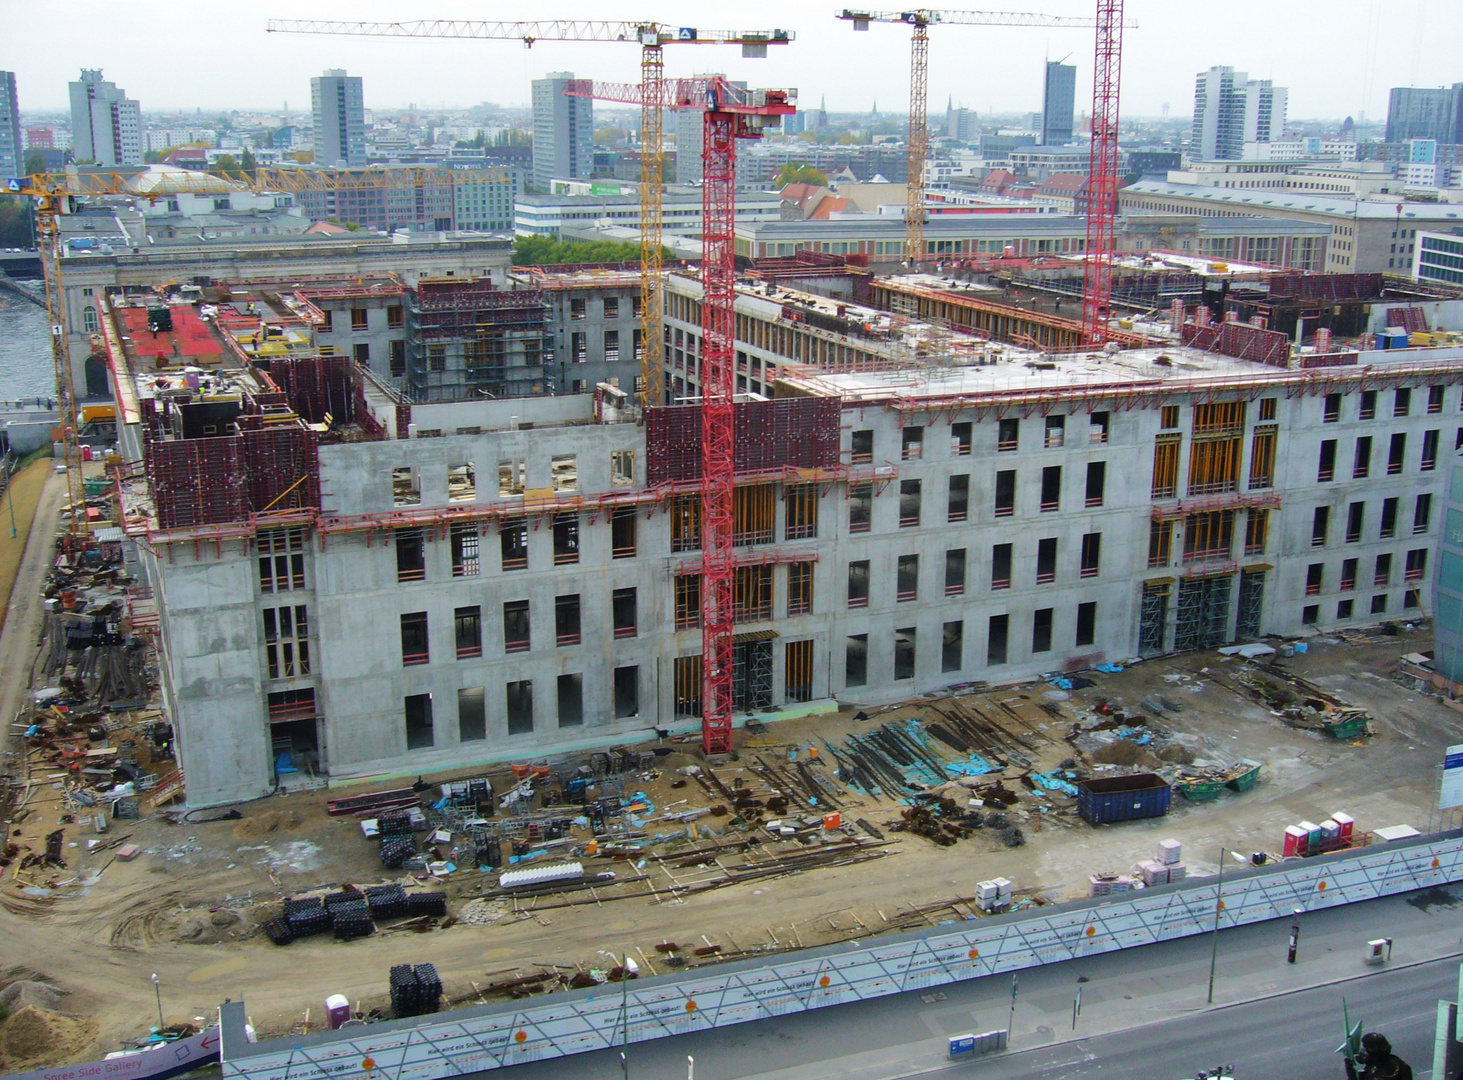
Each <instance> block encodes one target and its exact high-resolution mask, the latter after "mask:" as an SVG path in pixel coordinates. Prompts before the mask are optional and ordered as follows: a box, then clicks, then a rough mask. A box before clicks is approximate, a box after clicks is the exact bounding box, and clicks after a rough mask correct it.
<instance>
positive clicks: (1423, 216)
mask: <svg viewBox="0 0 1463 1080" xmlns="http://www.w3.org/2000/svg"><path fill="white" fill-rule="evenodd" d="M1122 193H1129V194H1134V195H1161V196H1164V197H1167V198H1180V199H1195V200H1197V201H1200V202H1206V203H1223V204H1225V205H1226V206H1233V207H1236V208H1241V209H1249V210H1254V211H1257V212H1260V213H1261V215H1262V216H1263V211H1264V210H1266V209H1270V210H1288V211H1291V212H1292V213H1303V214H1325V215H1327V216H1330V217H1338V218H1348V219H1349V218H1357V217H1360V218H1365V219H1369V220H1379V219H1380V220H1391V219H1393V218H1396V217H1397V200H1395V199H1390V198H1389V199H1386V200H1383V201H1375V200H1372V201H1368V200H1366V199H1345V198H1340V197H1338V196H1334V195H1313V194H1311V193H1310V192H1290V191H1271V190H1268V189H1265V188H1219V187H1208V186H1205V185H1202V184H1169V183H1161V182H1159V181H1156V180H1140V181H1138V183H1136V184H1132V185H1130V186H1128V187H1125V188H1123V189H1122V191H1121V192H1119V194H1122ZM1402 217H1403V218H1406V219H1408V220H1424V221H1463V203H1421V202H1403V203H1402Z"/></svg>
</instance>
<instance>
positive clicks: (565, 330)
mask: <svg viewBox="0 0 1463 1080" xmlns="http://www.w3.org/2000/svg"><path fill="white" fill-rule="evenodd" d="M639 294H640V288H639V286H638V285H628V286H619V287H613V288H588V287H586V288H583V289H550V290H547V291H546V292H545V293H544V296H545V297H546V298H547V299H548V301H549V310H550V316H549V326H550V329H551V332H552V334H553V343H554V344H553V349H554V363H553V369H554V371H555V372H556V373H557V378H558V384H559V387H560V389H561V392H564V393H572V392H576V391H583V390H592V389H593V388H594V386H595V384H596V383H602V382H607V381H608V380H610V379H617V380H618V381H619V385H620V386H621V387H622V388H623V389H624V390H625V391H626V392H627V393H633V392H634V390H635V385H636V380H637V379H638V378H639V376H640V361H639V359H638V358H637V357H636V355H635V334H636V332H637V331H638V330H639V329H640V319H639V318H638V317H637V316H636V314H635V311H636V299H637V297H638V296H639ZM607 299H608V300H610V301H611V307H613V308H614V309H615V310H616V314H615V315H613V316H610V315H606V314H605V301H606V300H607ZM576 311H577V313H576ZM607 331H609V332H612V333H615V334H617V335H619V345H618V349H619V352H618V359H615V360H610V359H608V358H607V357H606V356H605V333H606V332H607ZM578 334H582V335H584V336H583V338H582V339H579V340H581V341H582V343H583V350H582V353H579V352H576V351H575V348H574V345H575V335H578ZM579 355H583V357H584V359H583V360H579V359H577V357H578V356H579Z"/></svg>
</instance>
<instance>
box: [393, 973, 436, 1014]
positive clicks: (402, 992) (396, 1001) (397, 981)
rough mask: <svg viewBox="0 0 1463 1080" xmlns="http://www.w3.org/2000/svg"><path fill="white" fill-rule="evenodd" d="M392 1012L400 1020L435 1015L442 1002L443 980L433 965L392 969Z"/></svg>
mask: <svg viewBox="0 0 1463 1080" xmlns="http://www.w3.org/2000/svg"><path fill="white" fill-rule="evenodd" d="M390 983H391V1011H392V1013H393V1014H395V1016H396V1017H397V1018H398V1019H401V1018H404V1017H408V1016H421V1015H423V1014H425V1013H434V1012H436V1011H437V1007H438V1006H439V1005H440V1004H441V1001H442V980H441V978H440V977H439V976H438V975H437V968H436V966H435V965H433V964H418V965H417V966H416V967H415V968H413V967H412V966H411V965H410V964H395V965H393V966H392V968H391V979H390Z"/></svg>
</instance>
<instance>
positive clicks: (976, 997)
mask: <svg viewBox="0 0 1463 1080" xmlns="http://www.w3.org/2000/svg"><path fill="white" fill-rule="evenodd" d="M1460 916H1463V908H1460V906H1459V904H1458V901H1457V898H1456V897H1455V896H1454V895H1451V894H1449V893H1444V892H1443V891H1441V890H1431V891H1429V892H1427V893H1423V894H1413V895H1411V896H1408V897H1393V898H1390V899H1387V900H1378V901H1373V902H1371V903H1368V904H1360V905H1353V906H1352V907H1350V908H1346V909H1339V910H1333V911H1327V912H1317V913H1313V914H1310V915H1307V916H1305V917H1304V921H1303V929H1302V935H1301V947H1300V956H1301V960H1302V963H1300V964H1298V965H1295V966H1291V965H1288V964H1287V963H1286V962H1285V952H1286V945H1287V939H1288V936H1289V925H1288V921H1286V920H1281V921H1277V922H1271V923H1265V924H1261V925H1258V926H1250V927H1243V928H1240V929H1237V930H1231V931H1226V932H1224V933H1223V934H1221V935H1220V950H1219V965H1218V980H1217V982H1216V989H1215V1002H1216V1005H1215V1006H1212V1007H1211V1006H1209V1005H1208V1004H1207V1002H1206V995H1207V986H1208V975H1209V955H1210V941H1209V939H1208V938H1191V939H1184V940H1180V941H1175V942H1168V943H1165V944H1161V945H1153V946H1147V947H1145V948H1142V949H1131V950H1127V951H1125V952H1122V953H1116V954H1110V955H1107V956H1102V957H1096V958H1091V959H1088V960H1084V961H1081V962H1080V963H1078V962H1068V963H1062V964H1053V965H1049V966H1047V967H1044V968H1040V969H1034V970H1031V971H1027V972H1022V973H1021V975H1020V993H1019V996H1018V1000H1017V1009H1016V1018H1015V1025H1014V1029H1013V1030H1014V1036H1013V1039H1012V1047H1011V1049H1010V1050H1009V1051H1007V1052H1005V1053H1002V1054H997V1055H992V1056H990V1057H986V1058H982V1059H977V1060H975V1061H969V1062H962V1063H959V1064H952V1063H950V1062H949V1060H948V1058H947V1057H946V1053H945V1049H946V1039H947V1037H948V1036H951V1035H957V1034H961V1033H965V1032H979V1031H988V1030H992V1029H996V1028H1004V1027H1006V1026H1007V1023H1008V1020H1009V1017H1010V1000H1011V999H1010V979H1009V978H1008V977H1004V976H991V977H987V978H984V979H978V980H973V981H970V982H963V983H956V984H953V985H950V986H947V987H945V988H943V990H941V991H938V992H936V991H930V990H925V991H921V992H911V993H908V994H900V995H895V996H891V997H887V998H880V999H877V1000H874V1001H868V1002H859V1003H855V1004H850V1005H843V1006H839V1007H836V1008H830V1009H823V1010H818V1011H815V1012H811V1013H803V1014H798V1015H794V1016H785V1017H778V1018H776V1019H774V1020H767V1021H761V1022H758V1023H751V1024H741V1025H737V1026H735V1027H730V1028H724V1029H721V1030H716V1031H707V1032H702V1033H698V1034H694V1035H686V1036H679V1037H676V1038H671V1039H660V1040H656V1041H654V1042H646V1043H635V1044H631V1046H630V1047H629V1049H628V1064H629V1069H628V1076H629V1077H630V1078H631V1080H679V1078H680V1077H683V1076H686V1074H687V1061H686V1059H687V1056H688V1055H692V1056H694V1057H695V1059H696V1066H695V1076H696V1080H825V1078H826V1080H835V1078H836V1080H897V1078H900V1077H913V1076H936V1077H956V1076H959V1077H970V1078H972V1080H987V1078H989V1080H1016V1078H1033V1080H1038V1078H1039V1080H1075V1078H1078V1077H1083V1078H1087V1077H1101V1076H1111V1077H1114V1078H1122V1080H1180V1078H1186V1077H1192V1076H1194V1075H1195V1074H1196V1073H1197V1072H1198V1071H1199V1070H1201V1069H1212V1068H1214V1067H1215V1066H1216V1065H1221V1064H1233V1065H1234V1067H1235V1073H1234V1075H1235V1077H1236V1080H1310V1078H1312V1077H1315V1078H1317V1080H1320V1078H1327V1080H1344V1075H1345V1074H1344V1071H1343V1069H1342V1066H1341V1062H1340V1059H1339V1057H1337V1055H1336V1054H1335V1053H1334V1052H1333V1051H1334V1050H1335V1048H1336V1047H1337V1045H1339V1044H1340V1042H1341V1038H1342V999H1343V998H1344V999H1345V1001H1346V1003H1347V1006H1348V1008H1349V1009H1350V1015H1351V1017H1352V1019H1353V1020H1358V1019H1359V1020H1361V1021H1362V1023H1363V1024H1364V1025H1365V1028H1366V1030H1380V1031H1382V1032H1384V1033H1385V1034H1386V1035H1387V1036H1388V1037H1389V1038H1390V1039H1391V1040H1392V1043H1393V1045H1394V1047H1395V1048H1396V1049H1397V1052H1398V1053H1399V1054H1401V1055H1402V1057H1403V1058H1404V1059H1406V1060H1407V1061H1409V1062H1410V1063H1411V1064H1412V1066H1413V1069H1414V1072H1415V1075H1416V1076H1417V1078H1418V1080H1424V1077H1426V1076H1427V1074H1428V1072H1429V1070H1430V1069H1431V1065H1432V1041H1433V1028H1434V1024H1435V1020H1436V1016H1437V1002H1438V1000H1439V999H1440V998H1449V999H1452V998H1455V997H1456V996H1457V992H1458V985H1459V961H1460V959H1463V956H1460V947H1463V926H1460ZM1382 936H1387V937H1393V938H1394V939H1395V940H1396V943H1397V944H1396V948H1395V950H1394V955H1393V961H1392V964H1393V966H1392V967H1390V968H1384V969H1372V968H1367V967H1364V966H1363V965H1362V963H1361V959H1360V958H1361V951H1362V948H1361V946H1362V943H1363V942H1365V941H1367V940H1368V939H1370V938H1375V937H1382ZM1079 975H1080V976H1082V977H1084V978H1085V979H1087V980H1088V981H1087V982H1085V983H1084V984H1083V986H1082V993H1083V1007H1082V1015H1081V1017H1080V1019H1078V1021H1077V1024H1076V1030H1075V1031H1073V1029H1072V1015H1071V1014H1072V1005H1073V998H1074V993H1075V990H1076V986H1077V979H1078V976H1079ZM621 1068H622V1067H621V1062H620V1055H619V1053H618V1052H615V1051H601V1052H596V1053H593V1054H582V1055H578V1056H576V1057H574V1058H571V1059H558V1060H555V1061H544V1062H537V1063H533V1064H526V1065H520V1066H516V1067H514V1068H512V1069H509V1070H506V1071H503V1072H497V1073H493V1074H483V1075H484V1076H485V1077H486V1076H489V1075H492V1076H501V1077H504V1078H505V1080H560V1078H562V1077H566V1076H573V1077H574V1078H575V1080H620V1078H621V1077H622V1075H624V1074H622V1071H621Z"/></svg>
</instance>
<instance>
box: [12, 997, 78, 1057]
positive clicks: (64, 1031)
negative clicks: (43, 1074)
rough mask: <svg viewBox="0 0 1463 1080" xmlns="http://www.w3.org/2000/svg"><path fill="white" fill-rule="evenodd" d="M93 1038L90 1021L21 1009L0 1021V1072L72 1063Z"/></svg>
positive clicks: (47, 1011)
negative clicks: (2, 1070) (0, 1070)
mask: <svg viewBox="0 0 1463 1080" xmlns="http://www.w3.org/2000/svg"><path fill="white" fill-rule="evenodd" d="M94 1038H95V1031H94V1029H93V1025H92V1022H91V1021H90V1020H87V1019H84V1018H83V1017H79V1016H67V1015H66V1014H65V1013H60V1012H56V1011H54V1010H52V1009H41V1008H37V1007H36V1006H34V1005H25V1006H22V1007H21V1008H20V1009H19V1010H17V1011H16V1012H13V1013H11V1014H10V1016H9V1017H7V1018H6V1019H5V1020H3V1021H0V1069H5V1070H8V1071H17V1070H20V1069H27V1068H34V1067H35V1066H38V1065H59V1064H62V1063H64V1062H68V1061H75V1060H77V1059H78V1058H79V1057H81V1056H82V1053H83V1051H84V1050H85V1049H86V1048H87V1047H88V1046H90V1045H91V1043H92V1041H93V1040H94Z"/></svg>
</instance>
